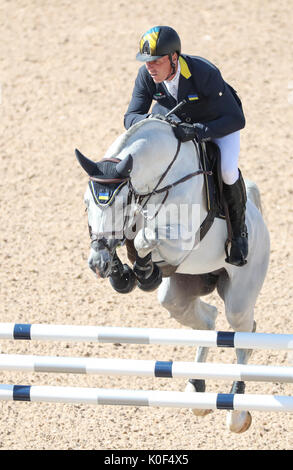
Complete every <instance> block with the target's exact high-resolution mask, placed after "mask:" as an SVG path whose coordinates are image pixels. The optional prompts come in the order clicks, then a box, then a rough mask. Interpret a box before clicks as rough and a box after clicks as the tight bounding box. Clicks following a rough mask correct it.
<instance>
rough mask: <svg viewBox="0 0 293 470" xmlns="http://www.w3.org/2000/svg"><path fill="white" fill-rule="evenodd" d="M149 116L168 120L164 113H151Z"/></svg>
mask: <svg viewBox="0 0 293 470" xmlns="http://www.w3.org/2000/svg"><path fill="white" fill-rule="evenodd" d="M149 118H154V119H160V121H166V120H167V118H166V116H164V115H163V114H150V115H149Z"/></svg>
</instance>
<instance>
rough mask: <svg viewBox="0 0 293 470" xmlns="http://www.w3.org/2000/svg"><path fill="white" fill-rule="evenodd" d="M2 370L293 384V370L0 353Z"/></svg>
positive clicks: (248, 365) (246, 365)
mask: <svg viewBox="0 0 293 470" xmlns="http://www.w3.org/2000/svg"><path fill="white" fill-rule="evenodd" d="M0 370H14V371H15V370H17V371H26V372H53V373H73V374H100V375H130V376H134V375H135V376H141V377H144V376H147V377H161V378H179V377H181V378H182V377H184V378H197V379H220V380H221V379H223V380H241V381H256V382H280V383H283V382H285V383H292V382H293V367H280V366H262V365H250V364H245V365H244V364H217V363H196V362H172V361H154V360H131V359H100V358H83V357H59V356H58V357H54V356H30V355H19V354H0Z"/></svg>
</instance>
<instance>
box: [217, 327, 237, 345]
mask: <svg viewBox="0 0 293 470" xmlns="http://www.w3.org/2000/svg"><path fill="white" fill-rule="evenodd" d="M234 337H235V332H231V331H218V333H217V346H219V347H221V346H222V347H224V348H234Z"/></svg>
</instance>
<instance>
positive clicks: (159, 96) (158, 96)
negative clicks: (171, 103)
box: [153, 91, 166, 100]
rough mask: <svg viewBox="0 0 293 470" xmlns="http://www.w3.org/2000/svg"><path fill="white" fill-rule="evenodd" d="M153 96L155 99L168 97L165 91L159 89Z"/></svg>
mask: <svg viewBox="0 0 293 470" xmlns="http://www.w3.org/2000/svg"><path fill="white" fill-rule="evenodd" d="M153 98H154V100H161V99H162V98H166V95H165V93H162V92H160V91H158V92H157V93H155V94H154V96H153Z"/></svg>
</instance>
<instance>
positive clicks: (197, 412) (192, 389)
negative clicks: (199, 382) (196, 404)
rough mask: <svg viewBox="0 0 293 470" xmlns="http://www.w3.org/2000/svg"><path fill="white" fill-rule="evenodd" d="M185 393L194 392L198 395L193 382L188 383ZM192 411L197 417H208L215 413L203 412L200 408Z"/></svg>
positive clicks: (210, 411) (191, 409)
mask: <svg viewBox="0 0 293 470" xmlns="http://www.w3.org/2000/svg"><path fill="white" fill-rule="evenodd" d="M185 392H189V393H190V392H192V393H196V392H197V390H196V388H195V387H194V385H193V384H192V383H191V382H188V383H187V385H186V387H185ZM190 411H191V412H192V413H193V414H194V415H195V416H206V415H208V414H210V413H212V412H213V410H202V409H199V408H190Z"/></svg>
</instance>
